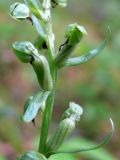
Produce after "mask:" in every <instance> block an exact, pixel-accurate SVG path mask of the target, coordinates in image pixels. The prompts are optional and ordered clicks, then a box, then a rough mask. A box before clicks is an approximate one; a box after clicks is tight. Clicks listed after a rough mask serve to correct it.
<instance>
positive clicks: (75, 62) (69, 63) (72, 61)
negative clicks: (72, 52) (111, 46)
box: [63, 28, 110, 67]
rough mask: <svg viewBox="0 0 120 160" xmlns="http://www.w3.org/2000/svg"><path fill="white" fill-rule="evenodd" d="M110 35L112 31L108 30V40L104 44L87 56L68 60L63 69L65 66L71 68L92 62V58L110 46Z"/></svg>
mask: <svg viewBox="0 0 120 160" xmlns="http://www.w3.org/2000/svg"><path fill="white" fill-rule="evenodd" d="M109 35H110V29H109V28H108V30H107V34H106V38H105V40H104V42H103V43H102V44H101V45H100V46H99V47H98V48H95V49H93V50H92V51H90V52H89V53H88V54H86V55H82V56H80V57H75V58H70V59H68V60H67V61H66V62H65V63H64V64H63V67H64V66H68V67H71V66H77V65H80V64H82V63H85V62H87V61H89V60H91V59H92V58H94V57H95V56H97V55H98V54H100V53H101V52H102V51H103V49H104V48H105V47H106V45H107V44H108V41H109Z"/></svg>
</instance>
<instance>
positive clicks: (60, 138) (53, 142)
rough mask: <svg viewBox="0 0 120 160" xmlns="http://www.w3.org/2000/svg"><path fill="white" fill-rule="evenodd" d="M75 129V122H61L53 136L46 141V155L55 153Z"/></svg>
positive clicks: (67, 119) (65, 120)
mask: <svg viewBox="0 0 120 160" xmlns="http://www.w3.org/2000/svg"><path fill="white" fill-rule="evenodd" d="M74 128H75V121H73V120H71V119H70V118H66V119H64V120H62V121H61V122H60V124H59V126H58V128H57V130H56V132H55V134H53V136H52V137H51V138H50V139H49V140H48V143H47V153H50V152H54V151H56V150H57V149H58V148H59V147H60V146H61V145H62V144H63V142H64V141H65V139H66V138H67V137H68V136H69V135H70V133H71V132H72V131H73V130H74Z"/></svg>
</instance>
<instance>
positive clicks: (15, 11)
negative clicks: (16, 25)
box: [10, 3, 29, 20]
mask: <svg viewBox="0 0 120 160" xmlns="http://www.w3.org/2000/svg"><path fill="white" fill-rule="evenodd" d="M10 14H11V16H12V17H13V18H14V19H17V20H24V19H26V18H28V17H29V8H28V7H27V6H26V5H25V4H22V3H14V4H12V5H11V6H10Z"/></svg>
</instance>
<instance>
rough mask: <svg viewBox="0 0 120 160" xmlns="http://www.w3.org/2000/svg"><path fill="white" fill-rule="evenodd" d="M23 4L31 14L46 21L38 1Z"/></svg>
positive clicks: (28, 0) (33, 0)
mask: <svg viewBox="0 0 120 160" xmlns="http://www.w3.org/2000/svg"><path fill="white" fill-rule="evenodd" d="M24 1H25V3H26V4H27V5H28V6H29V8H30V9H31V11H32V13H33V14H34V15H35V16H36V17H37V18H39V19H41V20H43V21H46V16H45V13H44V9H43V6H42V4H41V2H40V1H39V0H24Z"/></svg>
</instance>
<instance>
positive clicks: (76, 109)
mask: <svg viewBox="0 0 120 160" xmlns="http://www.w3.org/2000/svg"><path fill="white" fill-rule="evenodd" d="M82 114H83V109H82V107H81V106H80V105H78V104H76V103H75V102H70V103H69V108H68V109H67V110H66V111H65V112H64V113H63V115H62V119H65V118H72V119H74V120H75V121H79V120H80V116H81V115H82Z"/></svg>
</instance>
